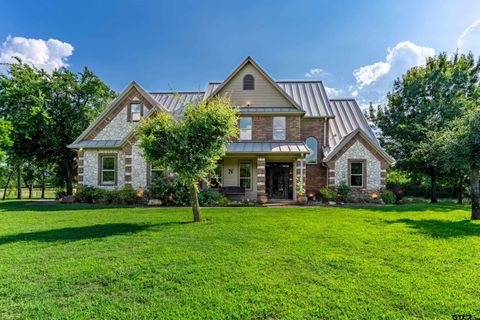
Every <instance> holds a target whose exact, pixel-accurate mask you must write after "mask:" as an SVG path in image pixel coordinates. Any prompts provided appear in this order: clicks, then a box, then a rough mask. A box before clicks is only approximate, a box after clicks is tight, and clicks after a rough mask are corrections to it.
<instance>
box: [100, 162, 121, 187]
mask: <svg viewBox="0 0 480 320" xmlns="http://www.w3.org/2000/svg"><path fill="white" fill-rule="evenodd" d="M100 164H101V167H100V168H101V172H100V184H101V185H115V184H116V183H117V157H116V156H114V155H103V156H100Z"/></svg>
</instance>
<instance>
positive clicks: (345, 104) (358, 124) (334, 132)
mask: <svg viewBox="0 0 480 320" xmlns="http://www.w3.org/2000/svg"><path fill="white" fill-rule="evenodd" d="M330 106H331V107H332V111H333V114H334V115H335V118H333V119H332V120H330V126H329V132H328V133H329V145H330V147H331V148H335V146H337V145H338V144H339V143H340V141H342V139H343V138H345V137H346V136H347V135H348V134H349V133H351V132H352V131H354V130H355V129H357V128H358V129H361V130H362V131H363V132H364V133H365V134H366V135H367V136H368V137H369V138H370V139H371V140H372V142H373V143H375V144H376V145H378V146H380V143H379V142H378V139H377V138H376V137H375V134H374V133H373V130H372V128H370V126H369V125H368V122H367V119H365V116H364V114H363V113H362V110H361V109H360V106H359V105H358V104H357V102H356V101H355V100H354V99H332V100H330Z"/></svg>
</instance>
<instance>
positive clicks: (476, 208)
mask: <svg viewBox="0 0 480 320" xmlns="http://www.w3.org/2000/svg"><path fill="white" fill-rule="evenodd" d="M478 170H479V167H478V166H475V165H471V166H470V189H471V191H470V192H471V194H472V195H471V197H472V220H478V219H480V204H479V202H478V201H479V200H478V198H479V187H478Z"/></svg>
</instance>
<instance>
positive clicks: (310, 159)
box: [305, 137, 318, 163]
mask: <svg viewBox="0 0 480 320" xmlns="http://www.w3.org/2000/svg"><path fill="white" fill-rule="evenodd" d="M305 143H306V144H307V147H308V149H310V153H309V154H308V155H307V157H306V160H307V163H317V159H318V142H317V139H315V138H314V137H308V138H307V141H305Z"/></svg>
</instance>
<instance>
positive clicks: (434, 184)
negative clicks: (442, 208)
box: [430, 168, 438, 203]
mask: <svg viewBox="0 0 480 320" xmlns="http://www.w3.org/2000/svg"><path fill="white" fill-rule="evenodd" d="M430 180H431V190H430V202H431V203H437V202H438V198H437V170H436V169H435V168H431V169H430Z"/></svg>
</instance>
